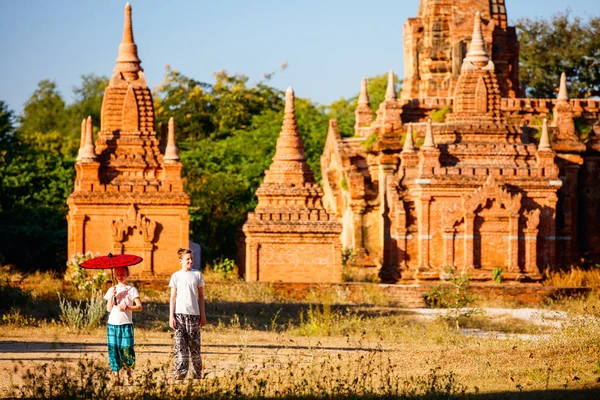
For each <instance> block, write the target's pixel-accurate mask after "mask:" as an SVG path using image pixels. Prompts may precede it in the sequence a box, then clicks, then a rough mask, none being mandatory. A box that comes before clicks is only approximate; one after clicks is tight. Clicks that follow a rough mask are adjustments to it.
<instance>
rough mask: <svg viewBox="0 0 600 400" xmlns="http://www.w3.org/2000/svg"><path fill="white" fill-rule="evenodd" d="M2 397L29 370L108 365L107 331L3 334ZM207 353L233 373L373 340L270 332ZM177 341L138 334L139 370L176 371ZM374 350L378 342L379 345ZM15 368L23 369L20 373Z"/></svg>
mask: <svg viewBox="0 0 600 400" xmlns="http://www.w3.org/2000/svg"><path fill="white" fill-rule="evenodd" d="M0 334H1V337H0V397H6V396H7V395H9V394H10V392H9V391H10V388H11V385H12V384H19V383H21V382H22V380H21V375H22V373H23V372H25V371H26V370H27V369H35V368H37V369H39V368H40V367H41V366H43V365H44V364H50V363H55V364H56V363H61V362H65V363H73V364H74V363H76V362H78V361H81V360H84V361H85V360H94V361H98V362H100V363H101V364H104V365H107V368H108V360H107V354H106V339H105V333H104V331H102V330H97V331H94V332H92V333H90V334H85V335H83V334H80V335H75V334H69V333H66V334H64V333H59V332H57V331H56V330H55V331H54V332H44V331H41V332H37V331H35V330H34V329H31V328H30V329H18V330H13V331H12V332H10V331H6V330H5V331H2V332H0ZM204 336H205V337H204V338H203V340H202V354H203V361H204V372H205V373H206V374H208V376H209V377H210V376H220V375H224V374H227V373H230V372H232V371H233V370H234V369H235V368H238V366H239V365H240V363H241V358H243V360H244V361H243V363H244V365H245V366H246V368H253V367H258V366H259V365H261V364H262V363H263V362H264V361H265V360H267V359H269V360H270V361H272V359H273V358H274V357H275V358H281V359H282V360H283V359H285V358H286V357H289V356H290V355H293V356H294V357H307V358H311V359H312V358H314V357H315V354H317V356H319V354H320V355H325V354H327V353H329V352H335V353H339V352H356V351H368V350H369V349H370V347H369V346H368V344H366V345H364V344H363V345H362V347H360V348H358V347H357V345H356V344H355V343H352V342H351V341H348V340H347V339H346V338H325V339H323V338H320V339H313V338H297V337H293V338H283V337H282V336H281V335H278V334H276V333H270V332H260V333H259V334H257V333H254V334H252V333H248V332H245V331H240V333H238V334H231V333H229V334H227V333H226V334H223V333H219V334H218V335H217V334H212V333H208V334H205V335H204ZM172 346H173V341H172V337H171V333H170V332H164V333H160V332H147V331H139V332H136V356H137V365H138V366H140V367H142V368H138V369H140V370H141V369H147V367H149V366H150V367H157V366H165V367H166V369H167V370H170V365H171V362H172ZM373 348H374V346H373ZM15 368H17V369H18V372H16V373H15Z"/></svg>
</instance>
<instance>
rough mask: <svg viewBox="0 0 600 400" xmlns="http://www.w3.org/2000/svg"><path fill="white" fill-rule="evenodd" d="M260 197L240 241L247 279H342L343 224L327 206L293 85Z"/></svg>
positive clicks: (265, 280) (249, 215)
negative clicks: (310, 159) (310, 161)
mask: <svg viewBox="0 0 600 400" xmlns="http://www.w3.org/2000/svg"><path fill="white" fill-rule="evenodd" d="M256 196H257V197H258V205H257V206H256V209H255V210H254V212H251V213H249V214H248V219H247V221H246V222H245V223H244V226H243V229H242V230H243V233H242V239H241V244H240V257H239V258H240V260H239V262H240V265H241V266H242V267H243V273H244V277H245V279H246V281H262V282H278V281H281V282H340V281H341V280H342V269H341V268H342V260H341V254H342V249H341V243H340V240H339V236H340V233H341V231H342V227H341V224H340V223H339V222H337V221H336V219H335V216H334V215H332V214H329V213H328V212H327V211H326V210H325V208H323V204H322V202H321V198H322V197H323V191H322V190H321V187H320V186H319V184H318V183H317V182H316V181H315V178H314V173H313V172H312V171H311V170H310V167H309V166H308V164H307V163H306V156H305V154H304V144H303V142H302V139H301V138H300V135H299V134H298V128H297V125H296V115H295V111H294V92H293V90H292V88H289V89H288V90H287V91H286V97H285V113H284V119H283V126H282V128H281V133H280V135H279V138H278V139H277V147H276V151H275V156H274V157H273V163H272V164H271V166H270V167H269V169H268V170H267V171H265V177H264V180H263V182H262V184H261V185H260V187H259V188H258V190H257V191H256Z"/></svg>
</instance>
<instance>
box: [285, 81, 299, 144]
mask: <svg viewBox="0 0 600 400" xmlns="http://www.w3.org/2000/svg"><path fill="white" fill-rule="evenodd" d="M281 133H282V134H293V135H298V129H297V124H296V110H295V107H294V89H292V87H291V86H290V87H288V88H287V90H286V91H285V109H284V114H283V125H282V126H281Z"/></svg>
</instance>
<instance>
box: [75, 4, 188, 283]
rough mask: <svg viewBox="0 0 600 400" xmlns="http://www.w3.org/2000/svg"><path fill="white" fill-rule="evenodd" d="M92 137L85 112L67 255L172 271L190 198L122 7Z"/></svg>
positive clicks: (155, 274)
mask: <svg viewBox="0 0 600 400" xmlns="http://www.w3.org/2000/svg"><path fill="white" fill-rule="evenodd" d="M101 115H102V116H101V121H99V122H100V127H99V132H98V135H97V138H96V140H94V126H93V125H94V121H92V119H91V117H88V118H87V119H86V120H83V121H82V123H81V146H80V149H79V153H78V156H77V161H76V163H75V168H76V170H77V176H76V179H75V187H74V190H73V193H71V195H70V196H69V198H68V200H67V204H68V206H69V214H68V217H67V219H68V224H69V227H68V253H69V256H71V255H73V254H76V253H86V252H92V253H94V254H96V253H99V254H103V255H104V254H107V253H113V254H121V253H132V254H136V255H139V256H141V257H143V259H144V260H143V262H142V264H141V266H139V267H135V268H132V270H131V273H132V276H133V277H135V278H137V279H155V278H161V277H163V278H164V277H166V276H168V275H170V274H171V273H172V272H174V271H175V270H176V269H177V268H178V263H177V253H176V251H177V249H178V248H179V247H188V246H189V214H188V206H189V204H190V200H189V197H188V196H187V194H186V193H185V192H184V191H183V182H182V180H181V168H182V164H181V162H180V159H179V154H178V149H177V146H176V144H175V125H174V121H173V119H172V118H171V119H170V121H169V124H168V137H167V140H166V146H164V147H165V148H164V152H163V151H161V146H160V138H159V136H158V135H157V133H156V132H155V120H154V105H153V102H152V94H151V92H150V89H149V88H148V85H147V83H146V79H145V77H144V70H143V68H142V66H141V60H140V59H139V57H138V50H137V46H136V44H135V41H134V39H133V29H132V21H131V6H130V5H129V3H128V4H127V5H126V6H125V24H124V30H123V39H122V42H121V44H120V45H119V52H118V56H117V60H116V65H115V68H114V72H113V75H112V77H111V78H110V82H109V85H108V87H107V88H106V90H105V92H104V99H103V101H102V114H101Z"/></svg>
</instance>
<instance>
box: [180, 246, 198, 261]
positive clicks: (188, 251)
mask: <svg viewBox="0 0 600 400" xmlns="http://www.w3.org/2000/svg"><path fill="white" fill-rule="evenodd" d="M186 254H189V255H191V256H192V257H194V254H193V253H192V250H191V249H187V248H183V247H181V248H180V249H179V250H177V257H179V259H180V260H181V259H182V258H183V256H185V255H186Z"/></svg>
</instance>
